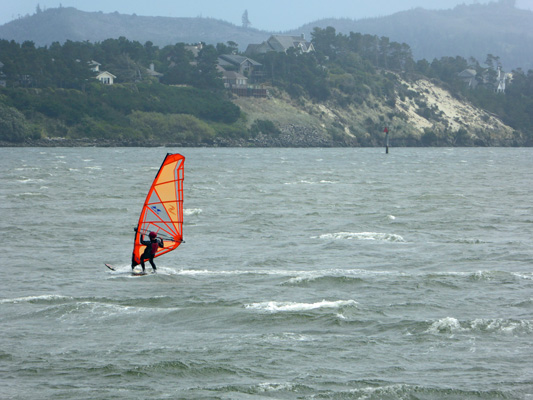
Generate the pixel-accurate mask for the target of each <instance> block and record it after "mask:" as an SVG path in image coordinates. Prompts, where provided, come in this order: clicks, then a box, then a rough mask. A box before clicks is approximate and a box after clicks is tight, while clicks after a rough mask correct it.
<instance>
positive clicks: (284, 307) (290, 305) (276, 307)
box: [244, 300, 358, 312]
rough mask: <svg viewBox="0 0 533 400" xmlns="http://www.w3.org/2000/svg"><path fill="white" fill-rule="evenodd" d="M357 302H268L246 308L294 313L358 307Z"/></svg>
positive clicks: (253, 304) (247, 305) (248, 305)
mask: <svg viewBox="0 0 533 400" xmlns="http://www.w3.org/2000/svg"><path fill="white" fill-rule="evenodd" d="M357 304H358V303H357V302H356V301H355V300H337V301H327V300H322V301H319V302H317V303H295V302H279V301H268V302H262V303H252V304H245V306H244V307H245V308H248V309H252V310H259V311H269V312H294V311H309V310H317V309H322V308H332V309H338V308H341V307H356V306H357Z"/></svg>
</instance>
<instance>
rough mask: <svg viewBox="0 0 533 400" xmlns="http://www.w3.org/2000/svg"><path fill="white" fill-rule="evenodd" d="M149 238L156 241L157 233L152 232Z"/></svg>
mask: <svg viewBox="0 0 533 400" xmlns="http://www.w3.org/2000/svg"><path fill="white" fill-rule="evenodd" d="M148 236H150V239H155V237H156V236H157V233H155V232H150V233H149V234H148Z"/></svg>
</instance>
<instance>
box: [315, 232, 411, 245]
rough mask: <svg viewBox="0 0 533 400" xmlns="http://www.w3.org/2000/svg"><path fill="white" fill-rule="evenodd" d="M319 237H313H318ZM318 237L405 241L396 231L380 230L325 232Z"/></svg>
mask: <svg viewBox="0 0 533 400" xmlns="http://www.w3.org/2000/svg"><path fill="white" fill-rule="evenodd" d="M316 238H317V237H316V236H315V237H312V239H316ZM318 239H329V240H331V239H333V240H375V241H381V242H399V243H405V240H404V238H403V237H401V236H400V235H396V234H394V233H380V232H336V233H325V234H323V235H320V236H318Z"/></svg>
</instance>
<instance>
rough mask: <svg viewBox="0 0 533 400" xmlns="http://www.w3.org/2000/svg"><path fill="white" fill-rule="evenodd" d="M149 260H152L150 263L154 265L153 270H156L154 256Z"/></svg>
mask: <svg viewBox="0 0 533 400" xmlns="http://www.w3.org/2000/svg"><path fill="white" fill-rule="evenodd" d="M148 260H149V261H150V265H151V266H152V270H153V271H154V272H155V271H156V269H157V268H156V266H155V264H154V257H150V258H149V259H148Z"/></svg>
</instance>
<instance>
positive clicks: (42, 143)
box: [0, 125, 532, 148]
mask: <svg viewBox="0 0 533 400" xmlns="http://www.w3.org/2000/svg"><path fill="white" fill-rule="evenodd" d="M379 142H380V140H379V139H378V138H376V139H375V140H373V141H372V142H370V143H365V144H361V143H359V142H358V141H357V139H356V138H355V137H349V136H343V137H341V138H339V139H337V140H336V139H334V138H332V137H328V136H326V135H325V134H324V133H323V132H321V131H320V130H318V129H314V128H312V127H305V126H298V125H286V126H283V127H281V128H280V134H279V135H277V136H270V135H264V134H261V133H260V134H258V135H257V136H256V137H253V138H248V139H244V138H223V137H217V138H215V139H213V140H212V141H208V142H202V143H198V142H161V141H153V140H124V139H117V140H113V139H89V138H81V139H70V138H42V139H26V140H24V141H23V142H20V143H13V142H6V141H0V147H215V148H216V147H251V148H253V147H258V148H266V147H273V148H276V147H286V148H291V147H293V148H320V147H323V148H327V147H384V145H385V144H384V143H383V144H380V143H379ZM531 146H532V144H531V143H529V142H528V141H527V140H522V141H517V140H505V141H498V140H494V141H492V142H491V143H488V142H485V141H476V142H473V143H471V144H470V145H469V146H464V145H463V146H461V145H458V146H457V145H454V144H451V143H448V142H445V141H443V142H441V143H433V144H432V145H431V146H428V145H426V144H424V143H422V141H421V140H420V139H415V138H413V137H412V136H411V137H396V138H394V139H393V140H392V141H391V147H531Z"/></svg>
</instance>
